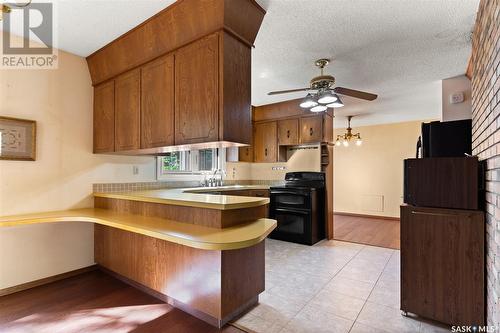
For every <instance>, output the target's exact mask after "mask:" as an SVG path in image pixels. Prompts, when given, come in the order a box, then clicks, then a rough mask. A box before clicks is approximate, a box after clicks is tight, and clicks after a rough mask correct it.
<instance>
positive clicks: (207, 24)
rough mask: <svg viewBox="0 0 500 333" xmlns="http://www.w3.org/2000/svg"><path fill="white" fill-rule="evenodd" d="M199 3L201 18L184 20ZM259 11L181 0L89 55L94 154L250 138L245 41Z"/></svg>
mask: <svg viewBox="0 0 500 333" xmlns="http://www.w3.org/2000/svg"><path fill="white" fill-rule="evenodd" d="M188 5H189V6H188ZM200 7H202V9H203V10H202V11H201V14H200V15H202V16H203V15H204V20H202V19H201V18H199V19H196V20H194V19H192V18H191V19H190V17H191V16H192V15H194V14H193V11H194V12H196V11H198V10H199V9H200ZM188 8H189V10H187V9H188ZM243 13H245V14H243ZM264 14H265V11H264V10H263V9H262V8H260V6H259V5H258V4H256V3H255V2H254V1H253V0H203V1H202V0H180V1H177V2H176V3H175V4H174V5H172V6H170V7H168V8H166V9H165V10H163V11H162V12H160V13H158V14H157V15H155V16H153V17H152V18H151V19H149V20H147V21H146V22H144V23H142V24H141V25H139V26H138V27H136V28H134V29H132V30H131V31H129V32H128V33H126V34H125V35H123V36H121V37H119V38H118V39H116V40H115V41H113V42H111V43H110V44H108V45H107V46H105V47H104V48H102V49H100V50H98V51H97V52H95V53H94V54H92V55H90V56H89V57H88V58H87V63H88V65H89V70H90V73H91V77H92V82H93V84H94V153H116V154H132V155H139V154H161V153H164V152H167V151H172V150H178V149H180V148H179V147H178V146H182V147H181V148H184V149H190V148H193V149H195V148H196V147H229V146H242V145H250V144H252V119H251V117H252V114H251V104H250V102H251V101H250V98H251V96H250V91H251V46H252V44H253V42H254V39H255V37H256V35H257V32H258V30H259V27H260V24H261V22H262V19H263V17H264ZM182 17H184V19H181V18H182ZM190 22H197V23H193V24H194V25H193V26H190V25H189V24H190ZM165 24H168V28H165ZM160 27H163V28H162V30H161V33H160V32H159V31H160V30H158V29H160ZM166 30H168V31H166ZM194 30H195V31H194ZM155 31H156V32H158V33H155ZM143 39H146V40H143Z"/></svg>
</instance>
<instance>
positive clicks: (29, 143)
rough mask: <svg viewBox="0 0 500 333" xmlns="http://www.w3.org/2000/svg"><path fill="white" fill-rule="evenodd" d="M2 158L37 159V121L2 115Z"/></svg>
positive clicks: (0, 151)
mask: <svg viewBox="0 0 500 333" xmlns="http://www.w3.org/2000/svg"><path fill="white" fill-rule="evenodd" d="M0 160H11V161H35V160H36V121H34V120H28V119H19V118H11V117H2V116H0Z"/></svg>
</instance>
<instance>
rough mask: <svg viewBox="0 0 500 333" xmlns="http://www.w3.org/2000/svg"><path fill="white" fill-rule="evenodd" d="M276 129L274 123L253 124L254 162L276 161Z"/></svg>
mask: <svg viewBox="0 0 500 333" xmlns="http://www.w3.org/2000/svg"><path fill="white" fill-rule="evenodd" d="M277 127H278V126H277V123H276V122H275V121H271V122H267V123H257V124H255V128H254V131H255V132H254V143H255V145H254V158H255V162H276V161H277V160H278V133H277Z"/></svg>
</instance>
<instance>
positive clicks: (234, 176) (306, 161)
mask: <svg viewBox="0 0 500 333" xmlns="http://www.w3.org/2000/svg"><path fill="white" fill-rule="evenodd" d="M314 147H315V148H316V149H304V150H296V151H293V152H289V157H288V161H287V162H282V163H245V162H236V163H231V162H228V163H227V167H226V168H227V179H228V180H284V179H285V173H287V172H293V171H320V163H321V152H320V148H319V146H314ZM279 167H285V169H284V170H273V168H279Z"/></svg>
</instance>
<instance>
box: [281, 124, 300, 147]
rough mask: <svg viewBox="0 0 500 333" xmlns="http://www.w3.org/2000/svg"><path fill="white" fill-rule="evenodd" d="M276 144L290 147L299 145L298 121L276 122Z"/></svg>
mask: <svg viewBox="0 0 500 333" xmlns="http://www.w3.org/2000/svg"><path fill="white" fill-rule="evenodd" d="M278 144H280V145H283V146H291V145H297V144H299V120H298V119H287V120H280V121H278Z"/></svg>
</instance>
